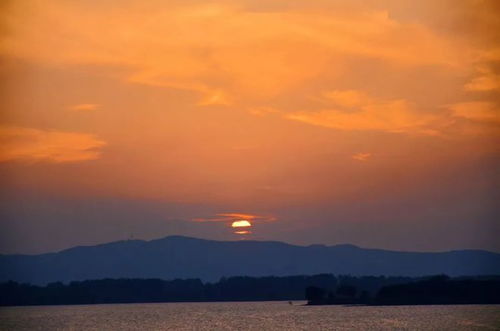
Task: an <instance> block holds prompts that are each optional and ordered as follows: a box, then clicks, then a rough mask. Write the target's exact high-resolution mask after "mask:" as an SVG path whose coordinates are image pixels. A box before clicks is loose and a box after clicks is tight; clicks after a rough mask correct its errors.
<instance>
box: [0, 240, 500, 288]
mask: <svg viewBox="0 0 500 331" xmlns="http://www.w3.org/2000/svg"><path fill="white" fill-rule="evenodd" d="M318 273H333V274H351V275H393V276H398V275H401V276H423V275H432V274H442V273H444V274H447V275H450V276H461V275H492V274H500V254H497V253H492V252H487V251H479V250H462V251H450V252H442V253H414V252H396V251H387V250H379V249H364V248H359V247H356V246H352V245H336V246H323V245H312V246H294V245H289V244H285V243H282V242H271V241H212V240H203V239H195V238H188V237H182V236H171V237H165V238H163V239H158V240H152V241H142V240H129V241H118V242H112V243H108V244H103V245H97V246H86V247H74V248H70V249H67V250H64V251H61V252H58V253H49V254H41V255H0V281H6V280H15V281H18V282H28V283H33V284H44V283H47V282H54V281H64V282H66V281H71V280H85V279H101V278H162V279H175V278H200V279H202V280H204V281H215V280H218V279H219V278H220V277H224V276H226V277H227V276H236V275H247V276H267V275H275V276H284V275H300V274H304V275H309V274H318Z"/></svg>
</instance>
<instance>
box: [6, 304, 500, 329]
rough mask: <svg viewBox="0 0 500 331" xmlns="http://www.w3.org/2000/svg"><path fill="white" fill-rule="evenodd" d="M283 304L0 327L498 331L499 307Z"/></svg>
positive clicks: (110, 308)
mask: <svg viewBox="0 0 500 331" xmlns="http://www.w3.org/2000/svg"><path fill="white" fill-rule="evenodd" d="M300 304H303V302H300V303H298V302H295V303H294V305H289V304H288V303H287V302H223V303H219V302H215V303H159V304H121V305H89V306H47V307H7V308H0V329H1V330H259V331H262V330H395V329H396V330H398V329H399V330H500V306H498V305H475V306H396V307H362V306H357V307H356V306H354V307H345V306H315V307H308V306H300Z"/></svg>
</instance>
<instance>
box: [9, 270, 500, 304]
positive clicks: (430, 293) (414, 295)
mask: <svg viewBox="0 0 500 331" xmlns="http://www.w3.org/2000/svg"><path fill="white" fill-rule="evenodd" d="M262 301H276V302H292V301H307V305H308V306H315V305H343V306H402V305H469V304H500V276H478V277H458V278H449V277H447V276H443V275H441V276H432V277H422V278H408V277H383V276H377V277H375V276H365V277H352V276H333V275H328V274H322V275H315V276H289V277H230V278H222V279H221V280H220V281H219V282H217V283H203V282H201V281H200V280H199V279H184V280H180V279H177V280H172V281H165V280H160V279H101V280H88V281H81V282H71V283H68V284H63V283H51V284H48V285H46V286H35V285H29V284H19V283H16V282H7V283H1V284H0V306H48V305H92V304H129V303H132V304H134V303H169V302H177V303H182V302H262Z"/></svg>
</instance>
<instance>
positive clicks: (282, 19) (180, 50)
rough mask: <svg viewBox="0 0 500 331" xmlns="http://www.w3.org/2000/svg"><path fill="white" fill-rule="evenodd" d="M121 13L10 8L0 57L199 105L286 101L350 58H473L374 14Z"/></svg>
mask: <svg viewBox="0 0 500 331" xmlns="http://www.w3.org/2000/svg"><path fill="white" fill-rule="evenodd" d="M126 5H128V7H124V8H120V9H118V8H114V10H113V15H110V12H109V11H108V10H107V9H109V8H107V7H106V6H104V5H95V6H85V5H82V4H79V3H78V2H64V3H61V2H50V1H49V2H47V1H36V0H32V1H27V2H23V3H22V4H13V5H12V6H11V7H10V9H9V10H6V12H5V13H4V15H7V16H8V19H6V23H7V26H8V29H9V31H10V34H9V35H8V36H7V37H6V38H5V40H4V42H3V46H2V52H3V53H4V54H9V55H11V56H19V57H23V58H28V59H31V60H35V61H43V62H47V63H52V64H57V65H61V64H69V65H98V66H110V67H123V68H126V71H124V74H123V75H124V76H123V77H121V78H122V79H123V80H125V81H129V82H135V83H142V84H148V85H157V86H164V87H168V88H178V89H186V90H190V91H195V92H198V93H199V94H200V100H198V101H196V102H195V103H197V104H199V105H208V104H222V105H227V104H228V103H229V101H228V100H231V99H233V98H234V96H237V97H246V98H249V97H252V98H255V97H257V98H267V97H269V96H274V95H277V94H280V93H284V92H286V91H289V90H290V89H293V88H296V87H298V86H301V84H304V83H307V82H309V81H311V80H317V79H321V77H322V76H324V72H325V69H327V68H328V70H329V73H328V75H329V77H332V75H334V74H335V73H337V74H338V73H340V72H344V71H345V70H346V68H345V66H344V64H345V62H346V61H349V60H350V59H351V58H354V57H361V58H371V59H377V60H382V61H386V62H390V63H393V64H396V63H397V64H400V65H406V66H408V65H409V66H415V65H445V66H448V65H453V66H464V65H467V64H468V63H469V62H470V61H471V59H472V55H471V54H470V52H468V51H464V50H463V43H462V42H460V41H456V40H448V39H446V38H443V37H442V36H441V35H440V34H437V33H434V31H432V30H431V29H429V28H428V27H426V26H425V25H423V24H420V23H416V22H404V21H398V20H396V19H394V18H392V17H391V16H390V15H389V12H388V11H387V10H379V9H376V8H373V9H370V8H368V7H367V8H352V9H347V10H343V11H333V10H323V9H322V8H321V6H317V7H316V8H314V9H311V8H310V9H308V10H303V11H301V10H296V9H295V10H289V11H286V10H285V8H284V9H283V10H281V11H249V10H247V9H246V7H245V5H244V4H243V3H240V4H238V3H237V2H227V1H218V2H215V3H212V4H209V5H208V4H205V3H201V2H196V1H195V2H192V3H190V4H188V5H184V6H182V5H180V4H179V3H176V2H172V3H168V2H162V1H158V2H157V1H152V2H150V3H149V4H147V5H146V4H141V3H140V2H133V1H132V2H127V3H126ZM346 7H347V8H349V6H346ZM26 22H29V24H27V23H26ZM54 26H57V29H54ZM243 102H246V101H245V100H243Z"/></svg>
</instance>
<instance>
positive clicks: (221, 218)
mask: <svg viewBox="0 0 500 331" xmlns="http://www.w3.org/2000/svg"><path fill="white" fill-rule="evenodd" d="M238 220H247V221H252V223H253V222H273V221H276V220H277V218H276V217H274V216H269V215H255V214H246V213H220V214H216V215H214V216H209V217H200V218H194V219H193V221H194V222H227V223H231V222H234V221H238Z"/></svg>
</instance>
